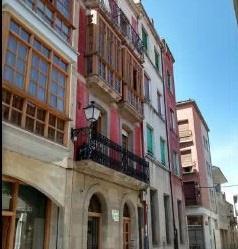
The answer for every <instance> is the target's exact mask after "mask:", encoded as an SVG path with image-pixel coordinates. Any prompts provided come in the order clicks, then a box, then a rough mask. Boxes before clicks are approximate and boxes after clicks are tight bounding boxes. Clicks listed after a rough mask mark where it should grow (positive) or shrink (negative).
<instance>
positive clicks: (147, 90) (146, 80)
mask: <svg viewBox="0 0 238 249" xmlns="http://www.w3.org/2000/svg"><path fill="white" fill-rule="evenodd" d="M144 88H145V99H146V100H147V101H150V79H149V78H148V77H147V75H144Z"/></svg>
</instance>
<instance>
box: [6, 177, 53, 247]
mask: <svg viewBox="0 0 238 249" xmlns="http://www.w3.org/2000/svg"><path fill="white" fill-rule="evenodd" d="M2 202H3V203H2V226H3V227H2V228H3V230H2V231H3V232H2V249H31V248H37V249H47V248H48V246H49V228H50V209H51V204H52V202H51V200H50V199H49V198H47V197H46V196H45V195H44V194H43V193H41V192H40V191H38V190H37V189H36V188H33V187H32V186H30V185H27V184H26V183H24V182H21V181H19V180H17V179H15V178H11V177H6V176H3V179H2Z"/></svg>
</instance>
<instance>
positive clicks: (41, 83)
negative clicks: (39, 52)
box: [38, 74, 46, 87]
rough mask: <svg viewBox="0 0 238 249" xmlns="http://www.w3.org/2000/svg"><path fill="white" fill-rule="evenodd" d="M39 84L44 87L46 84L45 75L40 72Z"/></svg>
mask: <svg viewBox="0 0 238 249" xmlns="http://www.w3.org/2000/svg"><path fill="white" fill-rule="evenodd" d="M38 82H39V85H40V86H43V87H45V85H46V77H45V76H44V75H42V74H39V79H38Z"/></svg>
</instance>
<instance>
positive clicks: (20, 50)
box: [18, 44, 27, 60]
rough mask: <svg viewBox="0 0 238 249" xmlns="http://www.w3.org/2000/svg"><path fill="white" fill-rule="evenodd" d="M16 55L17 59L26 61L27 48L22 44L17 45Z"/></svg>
mask: <svg viewBox="0 0 238 249" xmlns="http://www.w3.org/2000/svg"><path fill="white" fill-rule="evenodd" d="M18 46H19V47H18V54H19V57H20V58H22V59H24V60H26V55H27V47H26V46H25V45H23V44H19V45H18Z"/></svg>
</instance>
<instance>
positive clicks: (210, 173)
mask: <svg viewBox="0 0 238 249" xmlns="http://www.w3.org/2000/svg"><path fill="white" fill-rule="evenodd" d="M206 165H207V173H208V175H209V176H211V175H212V169H211V165H210V164H209V162H207V161H206Z"/></svg>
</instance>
